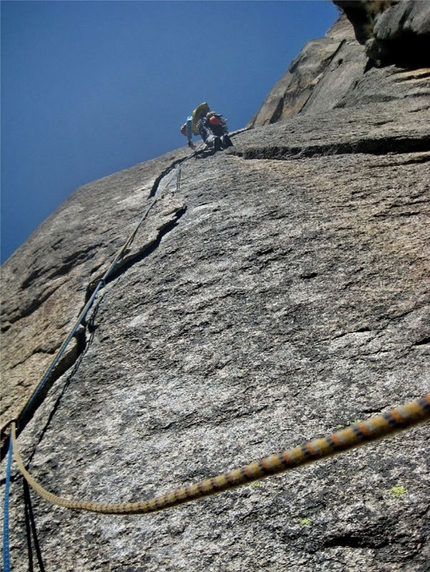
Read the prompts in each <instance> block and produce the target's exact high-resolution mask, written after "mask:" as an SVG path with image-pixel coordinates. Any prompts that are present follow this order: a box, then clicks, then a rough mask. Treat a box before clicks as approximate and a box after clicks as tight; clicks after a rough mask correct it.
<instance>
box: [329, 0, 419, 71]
mask: <svg viewBox="0 0 430 572" xmlns="http://www.w3.org/2000/svg"><path fill="white" fill-rule="evenodd" d="M334 4H336V5H337V6H339V7H340V8H342V10H344V11H345V14H346V15H347V16H348V19H349V20H350V21H351V22H352V24H353V26H354V31H355V36H356V38H357V40H358V41H359V42H360V43H361V44H364V45H365V46H366V55H367V57H369V58H371V59H372V60H375V61H376V62H379V63H380V64H381V63H382V64H387V63H388V64H393V63H394V64H400V65H403V66H408V67H411V66H412V67H414V68H417V67H421V66H425V65H426V66H430V3H429V2H427V1H421V0H353V1H352V0H334Z"/></svg>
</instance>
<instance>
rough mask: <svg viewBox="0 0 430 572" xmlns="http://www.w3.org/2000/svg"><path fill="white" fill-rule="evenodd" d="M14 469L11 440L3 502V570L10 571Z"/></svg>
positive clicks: (10, 442)
mask: <svg viewBox="0 0 430 572" xmlns="http://www.w3.org/2000/svg"><path fill="white" fill-rule="evenodd" d="M11 471H12V441H9V451H8V456H7V465H6V483H5V487H4V502H3V571H4V572H10V550H9V493H10V476H11Z"/></svg>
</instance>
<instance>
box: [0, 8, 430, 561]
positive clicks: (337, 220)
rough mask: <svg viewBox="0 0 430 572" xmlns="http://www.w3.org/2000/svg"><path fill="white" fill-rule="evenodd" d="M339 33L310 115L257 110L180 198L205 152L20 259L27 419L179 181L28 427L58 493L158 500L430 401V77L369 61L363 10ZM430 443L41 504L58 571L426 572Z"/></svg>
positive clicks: (22, 557)
mask: <svg viewBox="0 0 430 572" xmlns="http://www.w3.org/2000/svg"><path fill="white" fill-rule="evenodd" d="M336 29H337V32H336ZM333 30H334V31H333ZM341 30H346V37H345V38H344V39H342V38H341V33H340V31H341ZM334 34H339V37H338V40H339V41H337V48H335V44H336V42H335V43H334V44H333V45H332V47H331V48H330V49H332V50H335V51H336V50H337V51H336V54H337V55H336V58H331V59H330V58H329V60H330V61H327V62H326V63H324V64H321V62H319V61H318V59H317V60H316V61H314V62H307V59H306V58H305V57H304V55H303V57H302V56H300V57H299V58H298V60H297V61H302V62H303V66H304V68H305V69H301V65H298V66H297V67H296V68H295V71H294V73H295V74H296V77H295V79H293V78H290V79H289V80H288V81H290V85H293V86H295V87H294V89H296V95H297V97H296V99H294V98H293V99H292V100H291V105H292V106H293V107H294V106H295V102H297V101H299V100H300V88H299V87H298V86H299V85H302V88H303V89H304V90H305V92H306V90H307V89H308V88H307V87H306V86H307V84H306V82H312V81H313V80H312V79H311V78H312V77H314V78H315V77H317V78H318V81H317V82H315V85H314V88H313V89H312V90H308V91H307V92H306V96H305V97H304V98H303V101H304V100H305V99H306V102H305V103H303V105H302V112H301V113H300V114H299V115H298V116H294V117H291V118H290V119H287V120H285V121H283V122H279V123H276V124H272V125H265V126H262V125H261V123H266V120H264V121H263V120H256V121H255V122H254V123H255V125H256V127H255V128H254V129H250V130H247V131H245V132H242V133H238V134H237V135H236V136H235V137H233V141H234V147H233V148H232V149H231V150H228V151H226V152H223V153H217V154H215V155H214V156H209V157H205V158H192V159H190V160H188V161H187V162H185V163H184V164H183V167H182V171H181V178H180V186H179V187H178V188H177V187H176V186H175V183H173V184H170V185H169V186H166V185H167V183H168V182H169V177H170V174H168V175H166V176H165V177H159V175H160V174H162V173H163V172H165V170H166V169H167V168H168V167H169V166H170V165H173V164H174V163H175V162H176V161H178V160H180V159H181V158H183V157H185V156H186V155H187V153H188V152H189V150H188V149H180V150H177V151H175V152H172V153H171V154H168V155H166V156H163V157H160V158H159V159H157V160H155V161H150V162H148V163H145V164H143V165H138V166H136V167H134V168H132V169H129V170H127V171H124V172H122V173H118V174H116V175H113V176H111V177H107V178H105V179H103V180H101V181H97V182H95V183H92V184H90V185H87V186H85V187H83V188H81V189H79V190H78V191H76V193H75V194H74V195H72V196H71V197H70V199H69V200H68V201H67V202H66V203H65V204H64V205H63V206H62V207H61V208H60V209H59V210H58V211H57V212H56V213H54V215H52V217H50V218H49V219H48V220H47V221H46V222H45V223H44V225H43V226H42V227H41V228H40V229H39V230H38V231H37V232H36V234H35V235H33V236H32V237H31V238H30V239H29V241H28V242H27V243H26V244H25V245H23V247H21V249H19V250H18V251H17V252H16V253H15V254H14V255H13V256H12V258H11V259H10V260H9V261H8V262H7V263H6V264H5V265H4V267H3V280H4V296H5V304H4V308H3V314H4V333H3V336H4V338H3V339H4V340H5V342H6V343H7V347H8V348H10V352H8V354H9V355H8V360H9V362H8V364H9V365H8V364H7V365H8V367H9V369H8V370H6V372H7V373H6V375H8V376H9V377H4V378H3V379H8V384H9V387H8V390H9V391H10V392H12V391H16V392H19V397H16V398H15V399H16V403H15V404H12V405H11V406H10V410H9V411H8V413H7V414H6V416H5V419H7V418H8V417H9V416H10V415H11V414H12V412H13V414H15V412H16V411H17V410H19V406H20V405H21V401H22V400H24V399H25V398H26V396H27V395H28V393H29V391H30V390H31V388H32V386H31V384H33V386H34V383H35V382H36V379H37V376H38V375H39V374H40V371H42V370H43V368H44V367H46V362H47V361H48V359H47V358H48V357H49V356H47V355H46V354H50V355H51V356H52V353H53V352H54V351H55V349H56V348H57V347H59V345H60V343H61V341H62V338H63V337H64V335H65V333H67V331H68V329H69V328H70V321H71V320H73V318H75V317H76V316H77V315H78V313H79V310H80V309H81V307H82V306H83V304H84V301H85V294H86V288H87V286H88V284H89V283H90V282H91V281H92V280H94V279H95V278H96V277H97V276H100V274H101V272H102V270H103V269H105V268H106V267H107V265H108V264H109V261H110V260H111V259H112V257H113V256H114V254H115V252H116V251H117V250H118V249H119V248H120V246H121V245H122V244H123V242H124V240H125V239H126V237H127V236H128V235H129V233H130V232H131V231H132V229H133V228H134V225H135V224H136V222H137V220H138V219H139V216H140V214H141V213H142V212H143V210H144V208H145V206H146V204H148V201H150V200H152V195H153V193H154V192H155V188H156V187H157V188H158V189H159V190H160V194H159V199H158V200H157V202H156V204H155V205H154V208H153V210H152V211H151V212H150V215H149V216H148V219H147V220H146V221H145V223H144V224H143V225H142V228H141V229H140V230H139V233H138V235H137V236H136V238H135V241H134V242H133V245H132V248H131V250H130V252H129V253H127V260H128V263H127V264H125V265H124V266H123V267H122V269H121V271H119V272H118V273H117V274H116V276H115V279H113V280H111V281H110V282H109V283H108V284H107V285H106V287H105V288H104V290H103V293H102V295H100V296H99V298H98V299H97V303H96V305H95V307H94V308H93V310H92V311H91V314H90V315H89V316H88V323H87V328H86V332H85V343H84V347H83V348H81V349H82V350H83V351H82V353H80V356H79V359H78V360H77V361H76V362H75V363H74V367H73V368H71V369H69V370H68V371H67V372H66V373H64V374H63V375H62V376H61V377H59V378H58V379H57V380H56V382H55V384H54V385H53V387H52V389H51V391H50V392H49V393H48V396H47V398H46V400H45V402H44V403H43V405H42V406H41V407H40V408H39V409H38V410H37V412H36V414H35V416H34V419H33V420H32V421H31V422H30V423H29V424H28V426H27V427H26V428H25V430H24V431H23V432H22V433H21V435H20V438H19V445H20V448H21V450H22V453H23V455H24V458H25V459H26V460H27V461H29V464H30V470H31V473H32V474H33V475H34V476H35V477H36V478H37V479H39V480H40V482H41V483H42V484H43V485H44V486H46V487H47V488H48V489H49V490H52V491H53V492H55V493H57V494H62V495H64V496H66V497H68V498H79V499H85V500H94V501H97V502H120V501H128V500H130V501H135V500H138V499H140V498H149V497H151V496H153V495H154V494H162V493H165V492H168V491H170V490H172V489H175V488H177V487H178V486H182V485H183V484H186V483H192V482H195V481H198V480H201V479H202V478H206V477H209V476H214V475H216V474H218V473H221V472H223V471H224V470H226V469H229V468H233V467H238V466H240V465H242V464H244V463H246V462H249V461H252V460H256V459H259V458H261V457H262V456H264V455H266V454H268V453H270V452H276V451H280V450H283V449H284V448H286V447H287V446H289V445H294V444H298V443H301V442H303V441H304V440H307V439H309V438H312V437H314V436H318V435H321V434H324V433H328V432H330V431H332V430H334V429H336V428H337V427H339V426H344V425H347V424H350V423H353V422H354V421H357V420H358V419H360V420H361V419H365V418H367V417H369V416H371V415H373V414H375V413H378V412H380V411H383V410H384V409H386V408H391V407H394V406H396V405H399V404H402V403H404V402H407V401H409V400H411V399H413V398H415V397H417V396H420V395H422V394H424V393H425V392H426V391H428V389H429V349H430V336H429V322H430V312H429V309H430V302H429V298H430V296H429V280H428V276H429V263H428V256H427V251H426V247H427V245H428V238H429V237H428V226H426V223H427V219H428V213H429V203H430V197H429V190H430V128H429V125H430V124H429V119H430V106H429V98H428V84H427V79H426V74H427V73H428V70H427V71H426V70H415V71H407V70H401V69H399V68H396V67H394V66H387V67H384V68H382V69H379V68H372V69H370V70H368V71H367V72H366V73H365V74H363V71H364V68H365V65H366V57H365V55H364V54H363V48H362V47H360V46H359V44H358V43H357V42H356V41H355V40H354V39H353V38H351V27H348V26H347V24H346V22H345V20H344V18H342V19H341V21H340V22H339V24H338V25H337V26H335V27H334V28H333V29H332V31H331V32H330V37H329V41H328V42H326V43H325V44H324V43H323V44H324V45H326V46H327V45H328V44H331V43H332V42H333V38H334ZM342 50H343V51H342ZM359 50H361V52H360V51H359ZM311 51H312V50H311ZM323 52H324V50H323ZM306 53H307V54H309V53H310V52H309V47H307V48H306ZM313 53H318V54H319V55H318V57H320V55H321V53H322V52H321V51H319V50H315V51H314V52H313ZM340 53H342V54H343V56H342V58H343V62H339V54H340ZM306 57H308V56H306ZM348 58H350V59H349V60H348ZM347 61H349V62H350V69H349V68H348V65H347V63H346V62H347ZM342 66H343V67H342ZM309 70H313V71H309ZM318 70H319V71H318ZM348 70H349V71H348ZM290 73H291V72H290ZM315 74H316V75H315ZM305 77H306V78H307V79H306V81H305V82H304V83H303V82H302V79H301V78H305ZM340 77H344V78H350V80H351V81H349V80H348V81H346V80H345V82H343V81H340V79H339V78H340ZM330 78H332V80H333V81H330ZM352 78H355V79H352ZM357 79H358V81H357ZM301 82H302V83H301ZM282 97H283V96H282ZM333 100H335V101H336V105H333ZM300 105H301V104H298V105H297V107H296V110H295V111H294V113H293V115H297V113H296V111H297V109H298V108H299V107H300ZM274 107H275V106H272V110H273V109H274ZM261 113H262V112H261ZM270 113H271V112H270V110H269V106H268V111H267V115H266V117H270ZM282 113H284V111H283V112H282ZM282 113H281V114H280V115H279V118H284V119H285V116H286V115H283V114H282ZM285 114H288V111H287V109H285ZM257 117H258V116H257ZM268 122H269V123H270V120H269V121H268ZM4 347H5V345H4ZM77 353H78V352H77V351H76V354H77ZM72 357H73V356H72ZM10 372H12V374H13V372H17V373H16V377H15V378H14V379H15V380H16V381H17V382H16V384H15V386H12V385H11V381H10V380H11V379H13V378H12V377H11V376H10V375H9V373H10ZM18 372H20V373H18ZM27 372H28V373H29V375H30V372H34V373H31V375H32V376H33V377H31V383H30V385H29V387H27V388H25V387H23V385H22V384H20V383H18V382H19V381H20V380H21V379H23V378H25V374H26V373H27ZM13 387H15V389H13ZM429 436H430V432H429V426H428V424H427V425H423V426H420V427H418V428H416V429H414V430H412V431H409V432H405V433H403V434H401V435H399V436H397V437H395V438H392V439H390V440H387V441H381V442H379V443H377V444H374V445H371V446H368V447H366V448H363V449H360V450H357V451H356V452H355V453H352V454H345V455H343V456H340V457H337V458H334V459H331V460H327V461H324V462H321V463H317V464H314V465H310V466H308V467H305V468H304V469H302V470H297V471H294V472H291V473H287V474H285V475H283V476H278V477H274V478H270V479H267V480H265V481H262V482H261V483H257V484H256V485H257V486H255V485H253V486H252V485H250V486H245V487H242V488H240V489H237V490H235V491H232V492H228V493H224V494H221V495H219V496H216V497H212V498H208V499H205V500H201V501H199V502H196V503H193V504H189V505H183V506H181V507H179V508H176V509H172V510H169V511H166V512H162V513H158V514H155V515H147V516H137V517H136V516H134V517H129V516H125V517H112V516H102V515H93V514H90V513H78V512H69V511H65V510H63V509H60V508H55V507H52V506H51V505H49V504H48V503H47V502H45V501H44V500H41V499H39V498H38V497H37V496H36V495H33V503H34V506H33V510H34V514H35V519H36V523H37V529H38V535H39V541H40V545H41V552H42V554H43V557H44V558H45V561H46V567H47V569H50V570H58V571H72V570H82V571H84V572H86V571H90V570H101V571H111V572H120V571H121V572H123V571H124V570H128V571H130V572H131V571H133V572H138V571H139V572H140V571H152V570H154V571H155V570H157V571H159V570H165V571H178V570H183V571H187V572H190V571H193V572H194V571H195V572H200V571H214V572H219V571H229V572H234V571H241V570H245V569H246V570H273V571H279V570H294V571H296V570H297V571H306V572H307V571H309V572H310V571H315V570H318V571H327V572H343V571H345V570H350V571H353V572H359V571H360V572H361V571H364V570H365V571H369V572H372V571H378V572H391V571H393V570H396V571H402V572H418V571H421V572H424V570H426V566H427V563H428V560H429V558H430V552H429V550H430V544H429V537H428V524H429V522H428V514H429V495H428V490H429V489H428V470H427V459H428V439H429ZM14 479H15V480H14V482H13V486H12V496H11V534H12V537H11V558H12V562H13V565H14V570H16V571H17V572H21V571H24V570H27V556H26V540H25V523H24V516H23V515H24V511H23V503H22V499H21V486H20V485H19V481H18V478H17V473H16V469H14Z"/></svg>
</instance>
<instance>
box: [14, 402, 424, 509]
mask: <svg viewBox="0 0 430 572" xmlns="http://www.w3.org/2000/svg"><path fill="white" fill-rule="evenodd" d="M429 419H430V393H428V394H427V395H426V396H424V397H423V398H421V399H418V400H416V401H412V402H411V403H408V404H406V405H404V406H402V407H399V408H397V409H393V410H392V411H389V412H387V413H383V414H382V415H379V416H377V417H373V418H371V419H368V420H367V421H363V422H361V423H358V424H357V425H351V426H350V427H347V428H346V429H342V430H340V431H336V433H332V434H331V435H329V436H328V437H323V438H321V439H315V440H314V441H309V442H307V443H305V444H303V445H300V446H298V447H295V448H293V449H288V450H287V451H284V452H283V453H280V454H277V455H271V456H270V457H265V458H264V459H262V460H261V461H257V462H254V463H251V464H250V465H245V466H244V467H241V468H240V469H234V470H232V471H229V472H227V473H224V474H222V475H219V476H217V477H214V478H211V479H207V480H205V481H201V482H200V483H197V484H194V485H190V486H188V487H184V488H181V489H177V490H175V491H173V492H171V493H168V494H166V495H163V496H159V497H155V498H152V499H150V500H146V501H141V502H133V503H122V504H99V503H95V502H90V501H79V500H68V499H65V498H62V497H59V496H57V495H54V494H53V493H50V492H49V491H47V490H46V489H44V488H43V487H42V486H41V485H40V484H39V483H38V482H37V481H36V480H35V479H33V477H32V476H31V475H30V474H29V473H28V471H27V470H26V469H25V467H24V463H23V462H22V459H21V457H20V454H19V451H18V447H17V443H16V429H15V422H14V423H13V425H12V443H13V452H14V456H15V459H16V462H17V463H18V466H19V469H20V471H21V473H22V474H23V476H24V477H25V479H26V480H27V482H28V483H29V485H30V486H31V487H32V488H33V489H34V490H35V491H36V492H37V493H38V494H39V495H40V496H41V497H43V498H44V499H46V500H47V501H49V502H51V503H52V504H55V505H58V506H62V507H64V508H69V509H74V510H85V511H91V512H99V513H104V514H144V513H148V512H155V511H160V510H165V509H167V508H170V507H173V506H176V505H179V504H182V503H185V502H190V501H193V500H196V499H198V498H201V497H205V496H209V495H214V494H216V493H220V492H222V491H225V490H228V489H232V488H235V487H238V486H240V485H243V484H246V483H250V482H252V481H256V480H259V479H263V478H265V477H268V476H270V475H275V474H277V473H283V472H285V471H288V470H290V469H293V468H295V467H298V466H300V465H305V464H308V463H312V462H314V461H317V460H318V459H323V458H326V457H330V456H332V455H337V454H338V453H341V452H342V451H346V450H348V449H353V448H355V447H359V446H361V445H365V444H366V443H368V442H369V441H375V440H377V439H382V438H384V437H387V436H389V435H392V434H393V433H397V432H398V431H403V430H405V429H409V428H410V427H412V426H414V425H417V424H418V423H422V422H424V421H428V420H429Z"/></svg>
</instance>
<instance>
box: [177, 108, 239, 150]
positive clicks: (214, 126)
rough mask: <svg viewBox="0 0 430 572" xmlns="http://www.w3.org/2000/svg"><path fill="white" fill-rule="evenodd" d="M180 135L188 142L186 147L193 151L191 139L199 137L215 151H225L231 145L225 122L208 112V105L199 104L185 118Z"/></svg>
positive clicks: (219, 116) (215, 114) (218, 116)
mask: <svg viewBox="0 0 430 572" xmlns="http://www.w3.org/2000/svg"><path fill="white" fill-rule="evenodd" d="M181 133H182V135H185V137H186V138H187V140H188V146H189V147H191V148H192V149H195V145H194V144H193V143H192V141H191V138H192V136H193V135H200V137H201V138H202V139H203V141H204V142H205V143H206V145H207V146H208V147H209V148H211V149H213V150H214V152H215V151H219V150H220V149H227V148H228V147H231V146H232V145H233V143H232V142H231V139H230V137H229V136H228V129H227V122H226V120H225V119H224V118H223V117H222V115H220V114H219V113H215V112H214V111H211V110H210V107H209V105H208V104H207V103H206V102H204V103H201V104H200V105H199V106H198V107H196V109H195V110H194V111H193V114H192V115H190V116H189V117H188V118H187V121H186V123H184V124H183V125H182V127H181Z"/></svg>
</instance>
